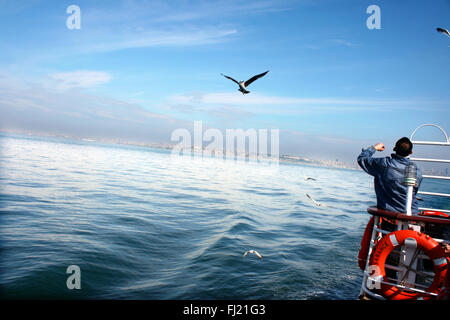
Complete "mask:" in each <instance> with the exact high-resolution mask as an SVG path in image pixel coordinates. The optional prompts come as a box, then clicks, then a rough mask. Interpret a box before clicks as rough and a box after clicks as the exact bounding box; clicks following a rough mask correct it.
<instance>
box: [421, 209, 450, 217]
mask: <svg viewBox="0 0 450 320" xmlns="http://www.w3.org/2000/svg"><path fill="white" fill-rule="evenodd" d="M420 214H421V215H423V216H428V217H443V218H448V217H450V216H449V215H448V214H446V213H444V212H441V211H434V210H425V211H422V212H421V213H420Z"/></svg>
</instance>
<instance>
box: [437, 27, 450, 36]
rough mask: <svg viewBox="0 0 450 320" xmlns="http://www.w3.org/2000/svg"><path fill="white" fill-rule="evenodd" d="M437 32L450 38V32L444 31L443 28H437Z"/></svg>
mask: <svg viewBox="0 0 450 320" xmlns="http://www.w3.org/2000/svg"><path fill="white" fill-rule="evenodd" d="M436 30H437V31H438V32H440V33H443V34H446V35H448V36H449V37H450V32H448V30H446V29H442V28H436Z"/></svg>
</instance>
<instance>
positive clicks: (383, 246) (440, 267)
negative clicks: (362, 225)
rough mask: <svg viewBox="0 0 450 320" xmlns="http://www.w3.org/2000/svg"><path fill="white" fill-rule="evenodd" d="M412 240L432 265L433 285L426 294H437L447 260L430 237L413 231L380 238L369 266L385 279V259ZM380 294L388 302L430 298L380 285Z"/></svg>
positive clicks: (394, 287)
mask: <svg viewBox="0 0 450 320" xmlns="http://www.w3.org/2000/svg"><path fill="white" fill-rule="evenodd" d="M408 238H412V239H414V240H415V242H416V245H417V248H419V249H421V250H422V251H424V252H425V254H426V255H427V256H428V257H429V258H430V259H431V261H432V262H433V264H434V279H433V283H432V284H431V285H430V286H429V287H428V289H427V290H426V291H427V292H432V293H438V292H439V291H440V289H441V285H442V284H443V283H444V281H445V277H446V274H447V258H446V254H445V252H444V249H442V247H441V246H440V245H439V243H437V242H436V241H435V240H434V239H433V238H431V237H430V236H428V235H426V234H423V233H419V232H417V231H413V230H399V231H394V232H391V233H389V234H388V235H386V236H384V237H383V238H381V240H380V241H379V242H378V243H377V245H376V246H375V248H374V251H373V253H372V254H371V256H370V263H369V265H371V266H375V267H377V268H376V269H378V270H377V271H378V275H377V276H378V277H382V278H383V281H387V279H386V271H385V268H384V265H385V262H386V258H387V257H388V255H389V254H390V253H391V251H392V250H393V249H394V248H395V247H397V246H401V245H403V244H404V243H405V240H406V239H408ZM380 292H381V294H382V295H383V296H384V297H385V298H387V299H389V300H413V299H417V298H423V299H430V296H429V295H427V294H424V293H420V292H411V291H410V292H408V291H405V289H402V288H398V287H396V286H394V285H389V284H386V283H381V286H380Z"/></svg>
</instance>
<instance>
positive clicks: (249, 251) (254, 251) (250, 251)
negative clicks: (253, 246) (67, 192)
mask: <svg viewBox="0 0 450 320" xmlns="http://www.w3.org/2000/svg"><path fill="white" fill-rule="evenodd" d="M248 253H254V254H256V255H257V256H258V258H260V259H262V256H261V255H260V254H259V252H258V251H256V250H248V251H246V252H245V253H244V257H245V256H246V255H247V254H248Z"/></svg>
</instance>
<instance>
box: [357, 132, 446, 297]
mask: <svg viewBox="0 0 450 320" xmlns="http://www.w3.org/2000/svg"><path fill="white" fill-rule="evenodd" d="M425 126H432V127H435V128H438V129H439V130H440V131H441V132H442V133H443V134H444V136H445V141H444V142H442V141H413V136H414V134H415V133H416V132H417V130H418V129H420V128H422V127H425ZM410 140H411V141H412V143H413V144H416V145H431V146H447V147H448V146H450V139H449V137H448V135H447V133H446V132H445V131H444V130H443V129H442V128H441V127H439V126H437V125H435V124H423V125H421V126H419V127H417V128H416V129H415V130H414V131H413V133H412V134H411V137H410ZM411 160H412V161H424V162H436V163H450V160H446V159H428V158H411ZM422 177H423V178H425V179H439V180H443V181H449V180H450V177H446V176H438V175H422ZM418 194H423V195H429V196H436V197H450V194H448V193H442V192H430V191H418ZM419 210H421V211H425V210H430V211H440V212H447V213H450V210H447V209H435V208H422V207H419ZM368 212H369V213H370V214H372V215H373V216H374V225H373V229H372V233H371V240H370V243H369V250H368V254H367V257H366V264H365V269H364V275H363V282H362V286H361V292H360V294H361V296H362V294H363V293H365V295H366V297H369V298H375V299H380V300H386V298H385V297H384V296H382V295H381V294H380V293H379V292H378V291H376V290H373V288H369V287H368V285H367V283H368V282H367V281H368V280H371V279H372V280H373V278H372V272H371V269H370V266H369V264H370V263H369V261H370V257H371V254H372V252H373V249H374V248H375V246H376V244H377V243H378V241H380V240H381V238H383V237H384V236H386V235H387V234H390V233H391V231H387V230H383V229H382V227H381V225H382V220H383V219H386V218H387V219H390V221H393V222H395V223H396V224H397V227H398V229H408V228H409V229H411V228H413V229H414V230H416V231H418V232H423V228H426V226H427V225H429V224H431V225H443V226H450V219H446V218H442V217H430V216H421V215H408V214H405V213H394V212H389V211H386V210H381V209H377V208H376V207H369V208H368ZM434 240H435V241H436V242H438V243H444V244H450V239H438V238H434ZM408 250H409V249H408V248H406V247H404V246H402V247H400V251H399V252H395V251H392V253H394V252H395V253H396V254H399V255H402V256H403V257H404V258H405V257H406V256H407V255H411V251H409V252H408ZM410 258H411V257H410ZM419 259H421V261H425V260H429V257H428V256H427V255H424V254H420V253H417V252H415V251H414V256H413V257H412V259H410V260H409V263H408V265H405V264H402V263H401V262H399V264H398V265H397V266H395V265H391V264H388V263H385V268H386V270H388V269H390V270H393V271H394V272H397V279H393V278H388V277H387V276H386V277H384V278H383V279H378V284H385V285H388V286H394V287H396V288H398V289H401V290H406V291H410V292H415V293H420V294H421V296H422V298H423V297H430V298H436V296H437V294H436V293H435V292H427V290H426V289H427V286H425V285H423V284H421V283H417V281H416V280H417V275H418V276H422V277H424V278H428V279H430V278H432V277H433V276H434V273H433V272H427V271H425V270H418V268H417V267H416V266H417V261H418V260H419ZM405 271H406V274H408V272H409V271H413V273H414V276H413V277H411V276H409V279H408V281H407V283H408V284H407V285H405V284H404V283H402V282H401V281H400V280H399V277H400V275H401V274H405ZM449 272H450V270H449ZM411 279H413V280H412V281H411Z"/></svg>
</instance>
